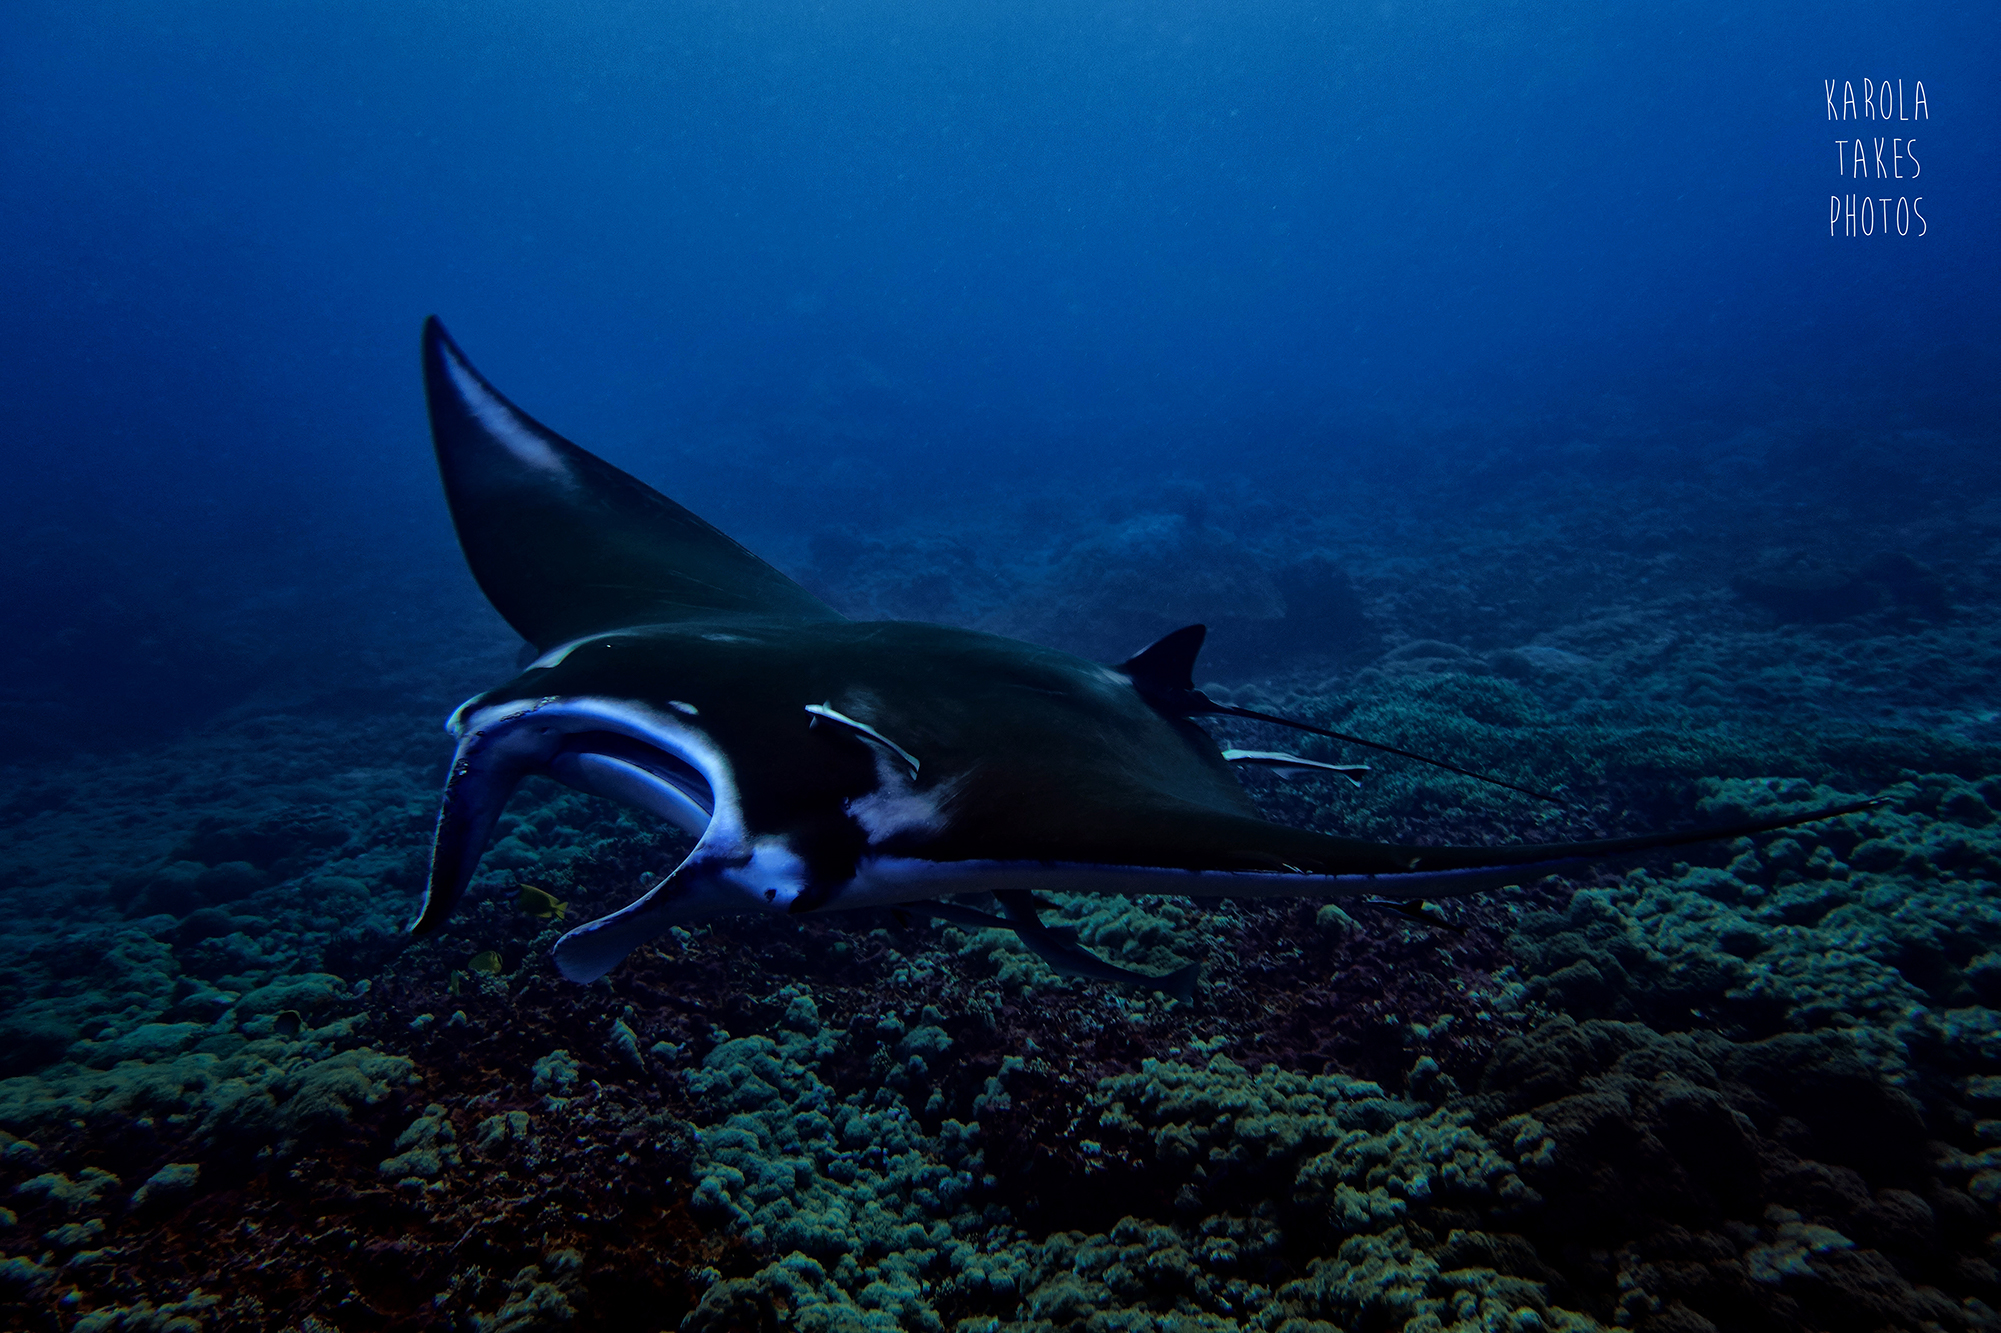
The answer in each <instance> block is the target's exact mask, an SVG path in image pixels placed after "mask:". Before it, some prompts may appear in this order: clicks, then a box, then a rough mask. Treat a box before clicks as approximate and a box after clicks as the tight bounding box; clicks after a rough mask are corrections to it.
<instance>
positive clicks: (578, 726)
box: [412, 698, 741, 934]
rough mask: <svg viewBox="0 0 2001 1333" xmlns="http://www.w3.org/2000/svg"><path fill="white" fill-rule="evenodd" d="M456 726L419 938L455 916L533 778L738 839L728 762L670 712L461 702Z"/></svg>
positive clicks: (609, 703) (597, 702)
mask: <svg viewBox="0 0 2001 1333" xmlns="http://www.w3.org/2000/svg"><path fill="white" fill-rule="evenodd" d="M452 722H453V728H454V730H455V731H456V732H457V733H458V735H459V747H458V753H457V754H455V755H454V756H453V757H452V769H451V777H450V779H449V780H448V781H447V782H446V784H445V793H444V803H443V805H442V806H441V808H440V809H439V811H438V830H437V839H436V843H435V845H434V847H433V850H432V861H431V880H430V885H429V887H428V889H427V890H426V892H425V895H424V906H423V910H422V912H421V913H420V914H419V916H418V918H417V922H416V924H415V925H414V926H413V927H412V929H413V930H415V931H416V932H417V933H419V934H422V933H424V932H426V931H429V930H432V929H435V928H436V927H437V926H438V925H440V924H441V923H443V921H444V920H445V918H446V917H448V916H449V915H450V914H451V911H452V908H453V907H454V906H455V905H456V904H457V903H458V900H459V898H460V896H461V895H463V894H464V892H465V889H466V885H467V884H469V883H470V882H471V881H472V877H473V875H474V874H475V873H476V872H477V871H478V869H479V861H480V857H481V856H482V855H483V854H484V853H485V851H486V846H487V842H488V841H489V840H490V839H491V838H492V836H493V829H494V825H495V823H496V822H497V821H498V820H499V819H500V815H501V812H502V810H504V809H505V808H506V806H507V799H508V797H509V796H511V795H512V794H513V792H514V789H515V788H516V787H517V786H519V785H520V783H521V779H523V778H525V777H527V776H529V775H530V774H533V773H541V774H546V775H547V776H549V777H552V778H555V779H556V780H557V781H559V782H561V783H563V784H564V785H566V786H569V787H574V788H576V789H577V790H579V791H583V792H588V793H590V794H591V795H594V796H603V797H606V798H608V799H610V800H614V801H619V802H621V803H623V804H626V805H630V806H634V807H636V808H638V809H640V810H644V811H646V812H647V813H649V814H653V815H657V816H659V817H660V818H662V819H665V820H667V821H668V822H669V823H672V824H674V825H676V826H678V827H680V828H682V829H685V830H686V831H687V832H689V833H690V834H693V835H694V836H696V837H697V838H703V839H707V838H709V837H710V835H712V834H716V833H721V834H722V836H723V837H724V838H725V840H731V841H734V840H738V839H739V838H740V828H741V819H740V816H739V813H738V808H737V798H736V784H735V782H734V781H733V780H732V777H731V773H730V768H729V764H728V762H727V760H725V758H724V757H723V755H722V753H721V751H719V750H718V749H717V748H716V747H715V746H714V745H713V744H712V743H711V742H710V740H709V738H708V737H707V736H706V735H704V734H703V733H702V732H701V731H699V730H697V729H696V728H694V727H693V726H691V725H689V723H688V722H687V721H686V719H685V718H683V717H681V716H678V715H676V714H675V713H672V712H666V711H662V710H658V709H654V708H651V707H648V706H647V705H645V704H641V703H636V702H633V701H630V700H623V699H601V698H545V699H524V700H516V701H514V702H511V703H504V704H494V705H489V706H486V707H477V706H474V705H467V706H466V707H464V708H461V709H460V710H458V711H457V712H455V713H454V714H453V715H452Z"/></svg>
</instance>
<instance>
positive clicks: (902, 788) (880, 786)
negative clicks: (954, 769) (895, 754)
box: [844, 747, 964, 847]
mask: <svg viewBox="0 0 2001 1333" xmlns="http://www.w3.org/2000/svg"><path fill="white" fill-rule="evenodd" d="M892 748H893V747H892ZM905 758H909V756H907V755H906V756H905ZM916 762H917V761H916V760H914V759H913V760H911V765H912V770H911V772H910V774H908V775H906V774H904V773H902V772H900V771H898V769H897V768H896V767H895V766H894V765H892V764H891V763H890V760H889V756H888V755H886V754H884V753H882V752H881V751H880V750H878V751H877V752H876V756H875V780H876V788H875V790H874V791H872V792H870V793H869V794H868V795H866V796H856V797H853V798H851V799H850V800H849V801H848V802H847V803H846V805H845V807H844V808H845V809H846V810H847V812H848V814H849V816H850V817H851V818H852V819H853V820H854V821H855V822H856V823H857V824H860V825H861V826H862V832H864V833H866V834H868V840H869V846H871V847H873V846H876V845H877V844H879V843H881V842H883V841H884V840H886V839H889V838H893V837H895V836H896V835H897V834H899V833H942V832H944V830H945V826H946V822H947V821H946V819H945V805H946V803H947V802H948V801H950V800H951V799H952V796H953V794H954V793H955V792H957V791H958V789H959V787H960V784H961V783H962V782H963V781H964V775H963V774H961V775H960V776H959V777H955V778H952V779H950V780H949V781H946V782H941V783H939V784H938V785H936V786H934V787H932V788H931V790H929V791H919V790H917V787H916V784H915V783H913V782H912V781H911V779H912V778H913V777H915V776H916V767H915V766H916Z"/></svg>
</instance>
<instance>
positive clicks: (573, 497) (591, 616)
mask: <svg viewBox="0 0 2001 1333" xmlns="http://www.w3.org/2000/svg"><path fill="white" fill-rule="evenodd" d="M424 389H425V396H426V397H427V398H428V399H429V401H430V407H431V433H432V437H433V439H434V440H435V442H436V444H437V451H438V470H439V471H440V472H441V473H442V474H443V476H444V482H445V498H446V499H447V501H448V502H449V503H450V505H451V510H452V522H453V523H454V524H455V525H456V526H457V528H458V533H459V545H460V546H461V547H463V548H464V550H465V556H466V563H467V564H469V565H471V566H472V573H473V577H474V578H475V579H477V580H478V581H479V586H480V590H481V591H482V592H484V593H485V594H486V596H487V600H489V601H491V602H492V603H493V606H494V609H495V610H497V611H499V612H500V614H501V615H502V616H503V617H505V618H506V620H507V623H508V624H510V625H512V626H513V627H514V629H515V630H516V631H517V632H518V633H519V634H520V635H521V637H522V638H524V639H527V640H528V641H529V642H530V643H532V644H534V645H536V647H537V648H540V649H548V648H550V647H552V646H554V645H556V644H559V643H564V642H567V641H569V640H571V639H576V638H579V637H582V636H584V635H587V634H596V633H599V632H602V631H604V630H609V629H617V628H621V627H624V626H630V625H646V624H653V625H657V624H666V623H670V622H673V621H681V620H693V619H708V618H712V617H716V616H719V615H720V616H728V615H741V616H761V617H778V618H783V619H789V620H839V619H840V618H841V617H840V616H839V615H838V614H837V613H836V612H835V611H833V610H832V609H831V608H830V607H828V606H826V605H825V604H823V603H822V602H821V601H820V600H819V599H818V598H816V597H814V596H813V595H812V594H811V593H809V592H807V591H806V590H805V589H804V588H802V587H800V586H799V585H798V584H797V583H794V582H793V581H792V580H791V579H789V578H787V577H785V575H783V574H781V573H779V572H778V571H777V570H776V569H773V568H772V567H771V566H770V565H768V564H766V563H765V562H764V561H762V560H760V559H758V558H757V557H756V556H754V555H752V554H751V553H750V552H749V551H747V550H745V549H744V548H743V547H741V546H739V545H738V544H737V543H736V542H734V541H732V540H730V539H729V538H728V537H726V536H724V535H723V534H722V533H720V532H718V531H717V530H716V529H715V528H712V527H710V526H709V525H708V524H707V523H704V522H703V521H702V520H701V519H699V518H697V517H695V515H693V514H691V513H689V512H688V511H687V510H686V509H683V508H682V507H681V506H680V505H677V504H675V503H674V502H673V501H672V500H669V499H668V498H667V497H666V496H664V495H662V494H660V493H659V492H658V491H656V490H654V489H653V488H652V487H651V486H648V485H646V484H645V483H644V482H642V481H639V480H638V479H636V478H634V477H632V476H629V475H627V474H626V473H624V472H621V471H619V470H618V469H617V468H615V467H613V466H612V465H611V464H609V463H607V462H605V461H604V460H603V459H601V458H598V457H597V456H596V455H594V454H590V453H587V452H585V451H584V450H582V449H579V448H578V447H577V446H576V445H574V444H571V443H570V442H569V441H568V440H566V439H564V438H563V437H562V436H560V435H558V434H556V433H555V432H554V431H552V430H550V429H548V428H547V427H546V426H543V425H542V424H541V423H540V422H538V421H536V420H535V419H534V418H533V417H530V416H529V415H528V414H527V413H525V412H523V411H522V410H521V409H520V408H518V407H516V406H514V404H512V403H510V402H508V401H507V399H506V398H505V397H503V396H502V395H501V393H500V391H499V390H497V389H495V388H494V387H493V386H492V385H491V384H489V383H487V381H486V378H485V377H484V376H482V375H481V374H480V373H479V372H478V371H477V370H475V369H473V366H472V363H471V362H470V361H468V360H466V357H465V353H463V352H461V351H460V350H459V348H458V345H457V344H456V343H454V342H453V341H452V339H451V335H449V334H448V333H446V332H445V328H444V325H442V324H440V323H439V322H438V321H437V320H436V319H435V318H433V319H429V320H426V321H425V322H424Z"/></svg>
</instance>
